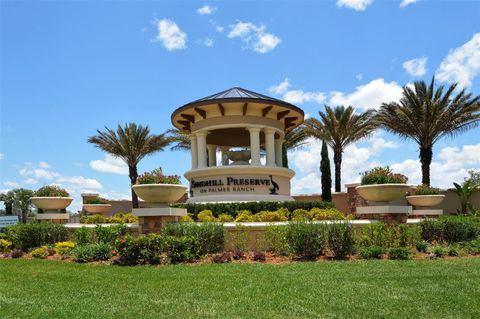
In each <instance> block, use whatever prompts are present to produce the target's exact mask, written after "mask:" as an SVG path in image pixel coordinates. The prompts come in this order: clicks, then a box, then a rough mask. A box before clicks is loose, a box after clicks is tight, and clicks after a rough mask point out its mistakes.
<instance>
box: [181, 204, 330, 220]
mask: <svg viewBox="0 0 480 319" xmlns="http://www.w3.org/2000/svg"><path fill="white" fill-rule="evenodd" d="M172 206H173V207H181V208H186V209H187V211H188V213H190V214H192V215H193V218H194V219H195V218H196V216H197V215H198V213H199V212H201V211H203V210H211V211H212V213H213V216H215V217H216V216H219V215H220V214H222V213H225V214H229V215H232V216H234V217H236V216H237V212H238V213H240V211H244V210H247V211H250V212H251V213H252V214H256V213H258V212H261V211H271V212H273V211H278V210H279V209H282V208H284V209H286V210H288V211H289V212H293V211H294V210H295V209H299V208H300V209H305V210H311V209H312V208H314V207H317V208H334V207H335V205H334V204H333V203H331V202H322V201H311V202H303V201H286V202H273V201H272V202H270V201H263V202H231V203H188V204H173V205H172Z"/></svg>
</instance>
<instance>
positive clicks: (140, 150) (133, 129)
mask: <svg viewBox="0 0 480 319" xmlns="http://www.w3.org/2000/svg"><path fill="white" fill-rule="evenodd" d="M88 142H89V143H92V144H94V145H95V146H96V147H98V148H100V149H102V150H103V151H105V152H107V153H109V154H111V155H113V156H115V157H118V158H121V159H122V160H123V161H124V162H125V163H126V164H127V165H128V176H129V177H130V182H131V184H132V185H134V184H135V183H136V181H137V177H138V171H137V165H138V163H139V162H140V160H142V158H144V157H145V156H147V155H150V154H153V153H155V152H158V151H163V149H164V148H165V147H166V146H168V144H170V139H169V138H168V137H166V136H165V134H159V135H153V134H150V128H149V127H148V126H145V127H144V126H142V125H137V124H135V123H129V124H125V126H123V127H122V126H121V125H118V127H117V130H116V131H114V130H112V129H109V128H107V127H105V131H103V132H102V131H100V130H97V135H94V136H91V137H89V138H88ZM132 206H133V208H138V198H137V195H136V194H135V192H134V191H133V189H132Z"/></svg>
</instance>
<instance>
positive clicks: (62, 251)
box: [54, 241, 75, 257]
mask: <svg viewBox="0 0 480 319" xmlns="http://www.w3.org/2000/svg"><path fill="white" fill-rule="evenodd" d="M74 248H75V243H74V242H71V241H61V242H58V243H55V248H54V249H55V253H56V254H59V255H60V256H62V257H65V256H68V255H69V254H70V252H71V251H72V250H73V249H74Z"/></svg>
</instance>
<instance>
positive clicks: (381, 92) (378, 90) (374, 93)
mask: <svg viewBox="0 0 480 319" xmlns="http://www.w3.org/2000/svg"><path fill="white" fill-rule="evenodd" d="M401 96H402V87H401V86H400V85H398V84H397V82H395V81H392V82H390V83H388V82H385V80H384V79H381V78H380V79H376V80H372V81H371V82H369V83H367V84H364V85H360V86H357V87H356V89H355V91H354V92H352V93H344V92H339V91H333V92H331V93H330V100H329V103H330V104H331V105H351V106H354V107H356V108H362V109H371V108H373V109H378V108H379V107H380V106H381V105H382V103H383V102H386V103H388V102H393V101H398V100H400V97H401Z"/></svg>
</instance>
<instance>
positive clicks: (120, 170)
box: [90, 154, 128, 175]
mask: <svg viewBox="0 0 480 319" xmlns="http://www.w3.org/2000/svg"><path fill="white" fill-rule="evenodd" d="M90 167H91V168H92V169H94V170H96V171H99V172H104V173H114V174H119V175H128V166H127V164H125V162H124V161H122V160H121V159H120V158H117V157H113V156H112V155H109V154H106V155H105V157H104V159H103V160H92V161H90Z"/></svg>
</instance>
